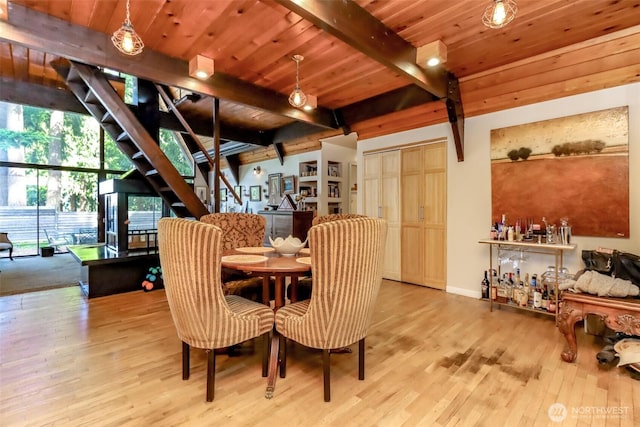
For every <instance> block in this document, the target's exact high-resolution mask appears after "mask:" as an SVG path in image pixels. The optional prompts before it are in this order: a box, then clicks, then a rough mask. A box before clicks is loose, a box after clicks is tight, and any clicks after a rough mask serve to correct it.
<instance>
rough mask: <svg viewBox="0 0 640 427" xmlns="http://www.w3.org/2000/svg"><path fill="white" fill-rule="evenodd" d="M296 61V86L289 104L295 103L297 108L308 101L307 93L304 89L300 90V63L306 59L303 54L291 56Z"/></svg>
mask: <svg viewBox="0 0 640 427" xmlns="http://www.w3.org/2000/svg"><path fill="white" fill-rule="evenodd" d="M291 59H293V60H294V61H296V87H294V88H293V92H291V95H289V104H291V105H293V106H294V107H296V108H302V107H304V105H305V104H306V103H307V95H305V94H304V92H303V91H302V90H300V79H299V78H300V63H301V62H302V61H304V56H302V55H293V56H292V57H291Z"/></svg>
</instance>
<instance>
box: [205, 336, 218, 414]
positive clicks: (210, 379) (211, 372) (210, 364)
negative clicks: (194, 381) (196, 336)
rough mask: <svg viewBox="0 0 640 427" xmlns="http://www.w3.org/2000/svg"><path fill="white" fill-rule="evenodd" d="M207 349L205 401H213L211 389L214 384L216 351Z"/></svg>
mask: <svg viewBox="0 0 640 427" xmlns="http://www.w3.org/2000/svg"><path fill="white" fill-rule="evenodd" d="M206 351H207V402H213V389H214V387H215V384H216V352H215V350H213V349H212V350H206Z"/></svg>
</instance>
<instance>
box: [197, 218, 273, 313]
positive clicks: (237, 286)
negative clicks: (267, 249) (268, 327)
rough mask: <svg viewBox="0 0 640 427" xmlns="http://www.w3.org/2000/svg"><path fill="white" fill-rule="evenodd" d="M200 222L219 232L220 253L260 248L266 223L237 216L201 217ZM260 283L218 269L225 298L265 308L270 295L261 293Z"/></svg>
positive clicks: (254, 277) (250, 278)
mask: <svg viewBox="0 0 640 427" xmlns="http://www.w3.org/2000/svg"><path fill="white" fill-rule="evenodd" d="M200 221H201V222H204V223H207V224H213V225H215V226H217V227H219V228H220V229H222V249H223V250H230V249H235V248H242V247H254V246H263V245H264V233H265V228H266V225H267V220H266V219H265V218H264V217H263V216H262V215H257V214H250V213H240V212H228V213H213V214H208V215H203V216H202V217H200ZM262 281H263V278H262V277H261V276H252V275H250V274H248V273H245V272H243V271H238V270H232V269H228V268H224V267H223V268H222V286H223V288H224V290H225V293H226V294H228V295H240V296H243V297H245V298H248V299H250V300H252V301H256V302H262V303H264V304H269V300H270V295H267V294H266V293H263V286H262ZM272 286H273V285H272ZM270 293H271V294H272V292H270Z"/></svg>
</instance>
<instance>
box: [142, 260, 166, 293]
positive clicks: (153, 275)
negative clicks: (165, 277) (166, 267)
mask: <svg viewBox="0 0 640 427" xmlns="http://www.w3.org/2000/svg"><path fill="white" fill-rule="evenodd" d="M161 283H162V268H160V266H158V267H151V268H149V272H148V273H147V275H146V276H145V278H144V280H143V281H142V289H143V290H144V291H145V292H149V291H151V290H153V289H155V288H157V287H159V285H160V284H161Z"/></svg>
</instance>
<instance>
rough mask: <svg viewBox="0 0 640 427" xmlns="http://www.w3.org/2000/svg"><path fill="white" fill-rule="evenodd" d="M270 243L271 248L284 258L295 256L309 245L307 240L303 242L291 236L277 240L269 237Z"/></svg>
mask: <svg viewBox="0 0 640 427" xmlns="http://www.w3.org/2000/svg"><path fill="white" fill-rule="evenodd" d="M269 242H271V246H273V249H275V250H276V252H277V253H279V254H280V255H282V256H294V255H295V254H297V253H298V252H300V249H302V248H304V247H305V245H306V244H307V240H306V239H305V241H304V242H301V241H300V239H298V238H297V237H291V235H289V236H288V237H287V238H286V239H283V238H282V237H276V239H275V240H273V239H272V238H271V236H269Z"/></svg>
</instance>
